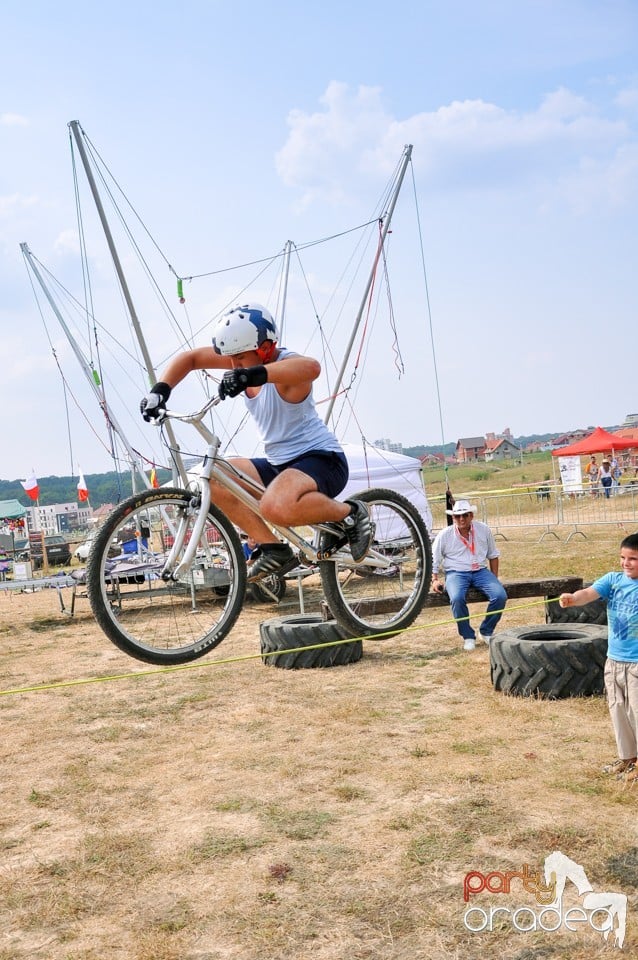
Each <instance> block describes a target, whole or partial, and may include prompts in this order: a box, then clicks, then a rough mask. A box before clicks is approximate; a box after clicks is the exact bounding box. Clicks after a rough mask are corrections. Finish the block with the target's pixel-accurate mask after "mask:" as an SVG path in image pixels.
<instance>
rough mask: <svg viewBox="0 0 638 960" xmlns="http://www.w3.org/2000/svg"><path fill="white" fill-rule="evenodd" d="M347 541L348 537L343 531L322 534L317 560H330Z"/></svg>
mask: <svg viewBox="0 0 638 960" xmlns="http://www.w3.org/2000/svg"><path fill="white" fill-rule="evenodd" d="M347 543H348V538H347V537H346V535H345V534H343V533H339V534H336V533H335V534H330V533H327V534H326V533H324V534H322V536H321V539H320V541H319V549H318V551H317V560H330V559H331V558H332V557H334V555H335V553H338V552H339V550H341V548H342V547H345V546H346V544H347Z"/></svg>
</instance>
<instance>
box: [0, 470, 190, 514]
mask: <svg viewBox="0 0 638 960" xmlns="http://www.w3.org/2000/svg"><path fill="white" fill-rule="evenodd" d="M157 479H158V481H159V483H160V484H162V483H167V482H168V481H169V480H170V479H171V474H170V471H168V470H161V469H158V471H157ZM84 480H85V482H86V485H87V487H88V491H89V503H90V504H91V506H92V507H93V509H96V508H97V507H101V506H103V505H104V504H105V503H119V502H120V501H121V500H124V499H126V497H128V496H130V494H131V493H132V481H131V475H130V473H118V472H117V471H115V470H112V471H110V472H109V473H85V474H84ZM38 485H39V488H40V497H39V502H40V506H41V507H46V506H50V505H51V504H54V503H73V502H74V501H77V500H78V478H77V477H55V476H51V477H38ZM0 500H18V501H19V502H20V503H21V504H23V506H25V507H31V506H33V501H32V500H31V499H30V498H29V496H28V495H27V493H26V492H25V490H24V487H23V486H22V484H21V483H20V481H19V480H0Z"/></svg>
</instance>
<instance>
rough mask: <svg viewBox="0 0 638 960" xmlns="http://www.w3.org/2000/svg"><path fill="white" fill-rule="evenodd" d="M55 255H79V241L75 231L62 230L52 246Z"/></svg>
mask: <svg viewBox="0 0 638 960" xmlns="http://www.w3.org/2000/svg"><path fill="white" fill-rule="evenodd" d="M53 249H54V250H55V252H56V253H79V252H80V240H79V237H78V234H77V230H63V231H62V233H60V234H59V235H58V237H57V238H56V240H55V243H54V244H53Z"/></svg>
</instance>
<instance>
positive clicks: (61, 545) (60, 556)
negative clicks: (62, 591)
mask: <svg viewBox="0 0 638 960" xmlns="http://www.w3.org/2000/svg"><path fill="white" fill-rule="evenodd" d="M44 543H45V549H46V552H47V560H48V562H49V566H64V567H66V566H68V565H69V564H70V563H71V548H70V547H69V544H68V543H67V541H66V540H65V539H64V537H63V536H62V534H59V533H54V534H51V535H50V536H48V537H45V538H44ZM29 552H30V559H31V563H32V564H33V568H34V570H40V569H41V567H42V566H43V563H42V542H41V541H38V540H34V539H32V540H31V545H30V549H29Z"/></svg>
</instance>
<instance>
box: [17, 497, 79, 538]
mask: <svg viewBox="0 0 638 960" xmlns="http://www.w3.org/2000/svg"><path fill="white" fill-rule="evenodd" d="M92 515H93V511H92V510H91V508H90V507H89V506H88V505H87V504H86V503H51V504H48V505H47V506H46V507H38V506H35V505H34V506H32V507H27V523H28V526H29V530H33V531H34V532H38V531H41V532H42V533H43V534H44V536H45V537H49V536H51V535H52V534H54V533H62V534H65V533H71V531H73V530H85V529H86V528H87V527H88V526H89V525H90V522H91V517H92Z"/></svg>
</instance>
